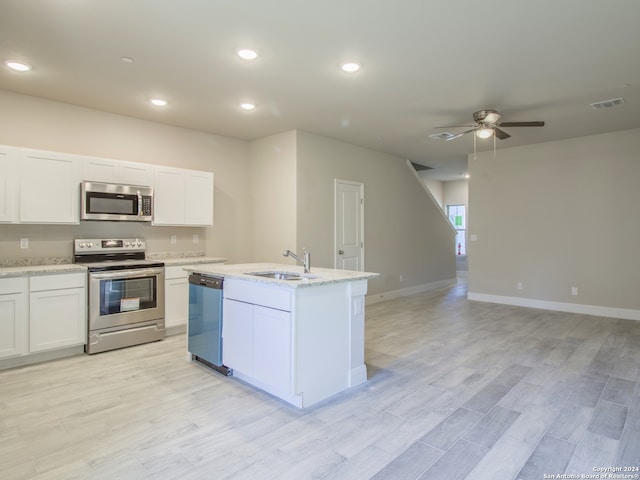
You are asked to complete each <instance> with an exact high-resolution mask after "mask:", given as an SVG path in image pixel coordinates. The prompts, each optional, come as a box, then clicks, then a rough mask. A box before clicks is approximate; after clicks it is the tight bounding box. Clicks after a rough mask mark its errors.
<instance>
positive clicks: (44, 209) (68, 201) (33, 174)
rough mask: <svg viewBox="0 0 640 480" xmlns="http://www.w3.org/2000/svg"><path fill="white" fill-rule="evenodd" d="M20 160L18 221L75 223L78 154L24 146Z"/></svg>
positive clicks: (78, 199)
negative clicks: (30, 148) (31, 148)
mask: <svg viewBox="0 0 640 480" xmlns="http://www.w3.org/2000/svg"><path fill="white" fill-rule="evenodd" d="M19 160H20V161H19V164H20V208H19V212H20V222H23V223H68V224H78V223H79V221H80V218H79V203H80V194H79V191H80V161H79V160H78V158H77V157H74V156H70V155H65V154H60V153H55V152H44V151H37V150H24V151H23V152H22V153H21V155H20V159H19Z"/></svg>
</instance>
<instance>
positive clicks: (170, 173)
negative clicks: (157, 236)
mask: <svg viewBox="0 0 640 480" xmlns="http://www.w3.org/2000/svg"><path fill="white" fill-rule="evenodd" d="M153 188H154V190H153V196H154V198H153V206H154V212H153V225H183V226H196V227H205V226H212V225H213V173H211V172H204V171H200V170H188V169H184V168H170V167H156V168H155V169H154V172H153Z"/></svg>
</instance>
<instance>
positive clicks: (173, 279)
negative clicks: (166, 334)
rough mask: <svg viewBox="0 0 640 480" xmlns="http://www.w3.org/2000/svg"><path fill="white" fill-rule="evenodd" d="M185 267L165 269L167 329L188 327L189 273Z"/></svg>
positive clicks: (165, 321)
mask: <svg viewBox="0 0 640 480" xmlns="http://www.w3.org/2000/svg"><path fill="white" fill-rule="evenodd" d="M187 266H188V265H184V266H179V267H178V266H175V267H165V269H164V326H165V329H167V330H168V329H169V328H176V327H186V325H187V320H188V318H189V273H188V272H185V271H184V268H185V267H187Z"/></svg>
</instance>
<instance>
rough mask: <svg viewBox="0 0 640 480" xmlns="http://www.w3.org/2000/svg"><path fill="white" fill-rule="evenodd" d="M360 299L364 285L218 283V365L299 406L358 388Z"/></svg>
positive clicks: (362, 378) (362, 374) (363, 373)
mask: <svg viewBox="0 0 640 480" xmlns="http://www.w3.org/2000/svg"><path fill="white" fill-rule="evenodd" d="M366 293H367V281H366V280H359V281H345V282H329V283H326V284H322V283H320V284H317V285H309V286H302V285H300V286H299V288H295V287H293V286H292V287H287V286H284V285H278V284H274V283H267V282H260V281H251V280H244V279H233V278H228V279H227V278H225V284H224V303H223V322H222V344H223V348H222V357H223V361H224V364H225V365H226V366H227V367H229V368H231V369H232V370H233V376H234V377H238V378H239V379H241V380H243V381H245V382H247V383H250V384H251V385H254V386H255V387H258V388H260V389H262V390H264V391H266V392H268V393H270V394H272V395H275V396H277V397H279V398H281V399H282V400H284V401H286V402H288V403H290V404H292V405H295V406H297V407H300V408H305V407H308V406H310V405H313V404H315V403H317V402H320V401H321V400H324V399H325V398H328V397H330V396H331V395H334V394H336V393H338V392H341V391H343V390H345V389H347V388H349V387H353V386H355V385H359V384H361V383H363V382H366V380H367V367H366V365H365V364H364V297H365V295H366Z"/></svg>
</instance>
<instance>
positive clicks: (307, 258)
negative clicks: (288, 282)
mask: <svg viewBox="0 0 640 480" xmlns="http://www.w3.org/2000/svg"><path fill="white" fill-rule="evenodd" d="M282 256H283V257H293V258H295V259H296V260H297V261H298V262H300V263H301V264H303V265H304V273H309V272H310V271H311V254H310V253H309V252H307V250H306V249H305V250H304V259H302V258H300V257H299V256H297V255H296V254H295V253H293V252H292V251H291V250H285V251H284V252H282Z"/></svg>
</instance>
